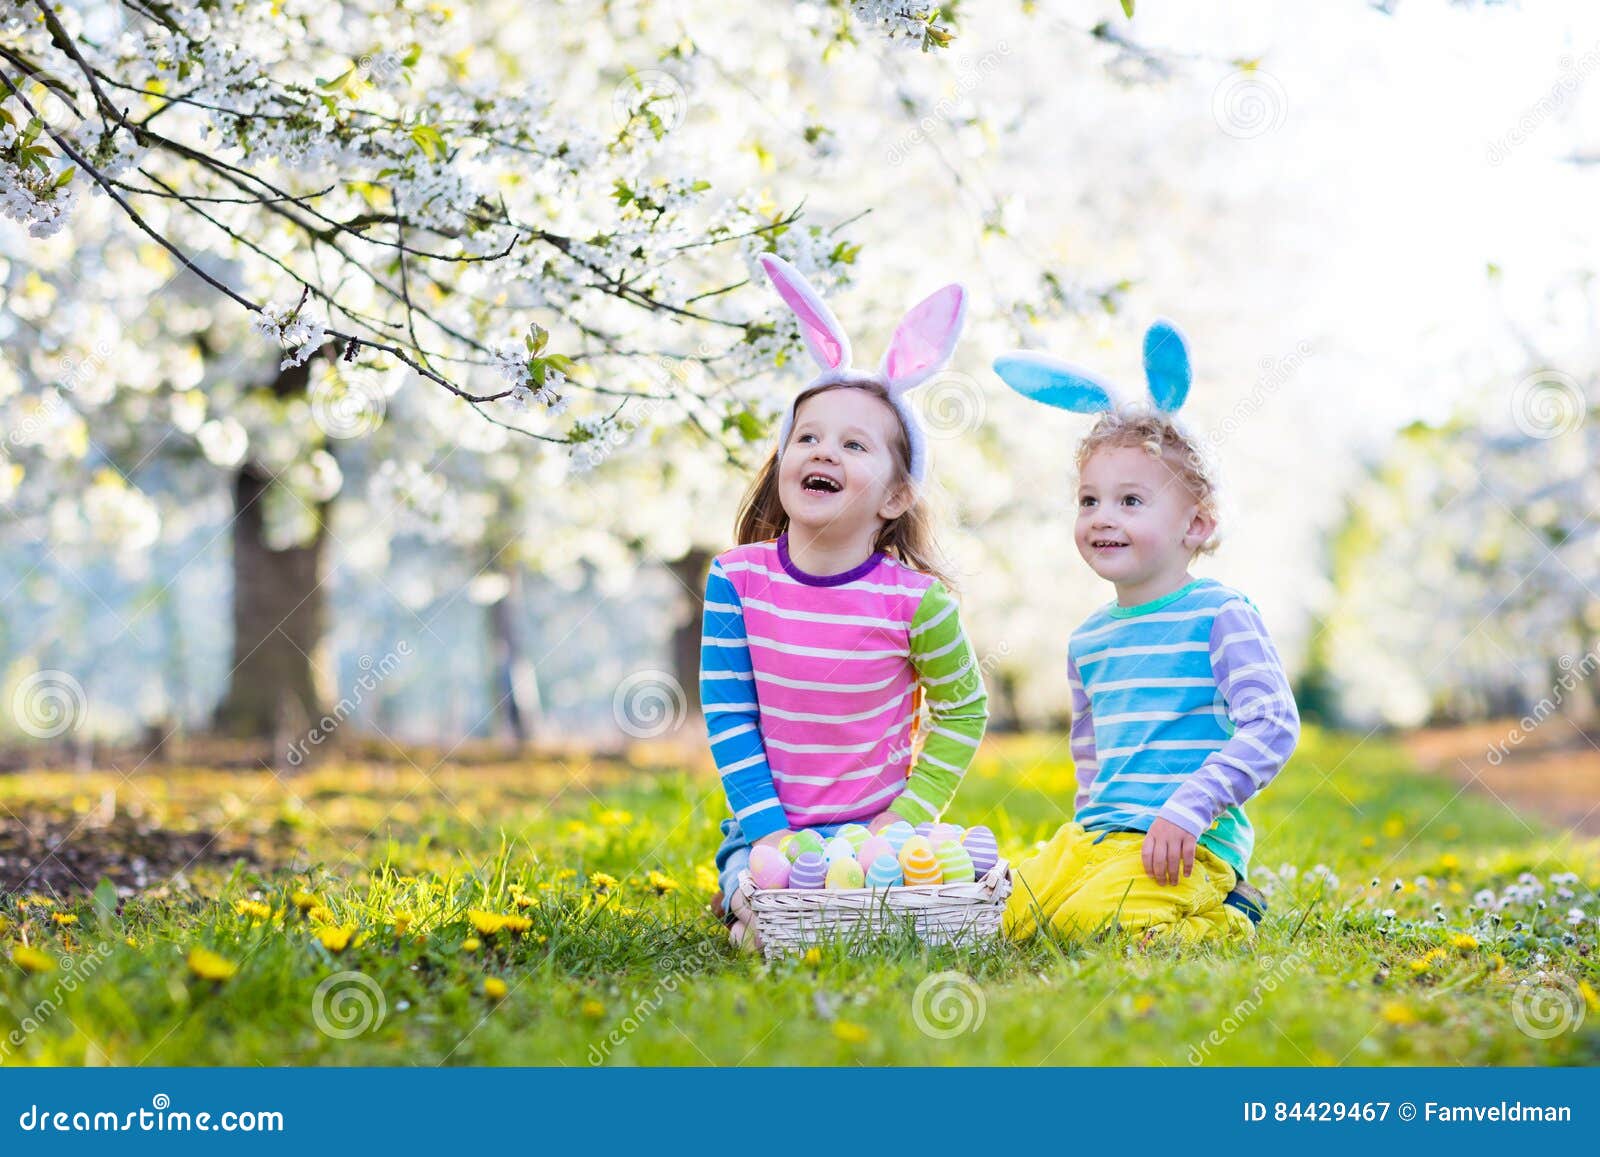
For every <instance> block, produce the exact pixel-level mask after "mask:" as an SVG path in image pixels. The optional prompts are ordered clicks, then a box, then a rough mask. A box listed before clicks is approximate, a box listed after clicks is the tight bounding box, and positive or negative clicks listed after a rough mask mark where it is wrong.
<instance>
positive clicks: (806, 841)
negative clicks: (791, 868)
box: [783, 828, 822, 864]
mask: <svg viewBox="0 0 1600 1157" xmlns="http://www.w3.org/2000/svg"><path fill="white" fill-rule="evenodd" d="M783 851H784V854H785V855H787V856H788V857H789V862H790V863H791V864H792V863H794V862H795V861H796V860H798V859H799V858H800V857H801V856H803V855H804V854H805V853H806V852H815V853H817V855H819V856H820V855H822V837H821V836H819V835H817V833H816V832H814V831H812V830H811V829H810V828H806V829H805V830H804V831H799V832H795V834H794V835H792V836H790V837H789V842H788V843H787V844H785V845H784V848H783Z"/></svg>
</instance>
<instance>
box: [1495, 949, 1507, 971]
mask: <svg viewBox="0 0 1600 1157" xmlns="http://www.w3.org/2000/svg"><path fill="white" fill-rule="evenodd" d="M1505 966H1506V958H1505V957H1504V956H1502V955H1500V953H1498V952H1496V953H1495V954H1494V969H1495V971H1496V972H1499V971H1500V970H1501V969H1502V968H1504V967H1505Z"/></svg>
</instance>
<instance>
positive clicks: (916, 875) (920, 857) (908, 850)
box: [900, 836, 944, 885]
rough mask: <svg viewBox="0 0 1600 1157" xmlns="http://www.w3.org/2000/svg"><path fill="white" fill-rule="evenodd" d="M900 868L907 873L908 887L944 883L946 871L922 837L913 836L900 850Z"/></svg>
mask: <svg viewBox="0 0 1600 1157" xmlns="http://www.w3.org/2000/svg"><path fill="white" fill-rule="evenodd" d="M900 867H901V869H902V870H903V871H904V872H905V875H906V883H907V884H908V885H915V884H939V883H943V882H944V869H943V868H941V867H940V866H939V857H938V856H936V855H934V854H933V848H932V847H931V846H929V844H928V841H927V840H925V839H923V838H922V837H921V836H912V837H911V838H910V839H909V840H907V841H906V846H905V847H903V848H901V849H900Z"/></svg>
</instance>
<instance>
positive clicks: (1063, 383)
mask: <svg viewBox="0 0 1600 1157" xmlns="http://www.w3.org/2000/svg"><path fill="white" fill-rule="evenodd" d="M994 372H995V373H997V374H999V375H1000V377H1001V378H1002V379H1003V380H1004V381H1005V383H1006V385H1008V386H1010V387H1011V388H1012V389H1013V390H1015V391H1017V393H1019V394H1021V395H1022V396H1023V397H1025V398H1032V399H1033V400H1034V401H1036V402H1042V403H1043V404H1044V405H1046V406H1054V407H1055V408H1056V409H1058V410H1074V411H1076V412H1077V413H1080V414H1098V413H1102V412H1105V411H1108V410H1117V409H1121V408H1122V407H1123V406H1126V405H1129V404H1131V403H1135V402H1137V401H1140V400H1141V399H1136V398H1131V397H1128V396H1126V395H1125V394H1124V393H1123V391H1121V390H1119V389H1118V388H1117V387H1115V386H1113V385H1112V384H1111V383H1110V382H1108V381H1106V380H1105V379H1104V378H1101V377H1098V376H1096V375H1095V374H1092V373H1090V372H1089V371H1088V370H1084V369H1079V368H1078V367H1077V366H1072V365H1068V364H1067V363H1066V362H1064V361H1061V360H1059V359H1058V358H1053V357H1051V356H1050V355H1049V354H1041V353H1034V352H1033V351H1031V350H1016V351H1014V352H1012V353H1008V354H1002V355H1001V356H1000V357H998V358H996V359H995V361H994ZM1144 376H1145V381H1146V383H1147V384H1148V386H1149V397H1148V399H1147V400H1148V402H1149V403H1150V404H1151V405H1153V406H1154V407H1155V408H1156V409H1157V410H1158V411H1160V412H1161V413H1164V414H1167V415H1175V414H1176V413H1177V412H1178V410H1179V408H1180V407H1181V406H1182V405H1183V402H1184V399H1185V398H1187V397H1188V396H1189V385H1190V383H1191V382H1192V381H1193V379H1194V372H1193V370H1192V369H1191V368H1190V366H1189V347H1188V345H1187V344H1186V343H1185V342H1184V340H1183V334H1181V333H1179V332H1178V327H1177V326H1175V325H1173V324H1172V323H1171V322H1170V321H1164V320H1157V321H1156V322H1155V323H1154V324H1152V325H1151V326H1150V328H1149V329H1147V330H1145V334H1144Z"/></svg>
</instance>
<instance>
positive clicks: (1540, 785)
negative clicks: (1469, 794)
mask: <svg viewBox="0 0 1600 1157" xmlns="http://www.w3.org/2000/svg"><path fill="white" fill-rule="evenodd" d="M1402 742H1403V744H1404V745H1405V747H1406V750H1407V751H1409V752H1410V753H1411V755H1412V756H1413V757H1414V758H1415V759H1416V760H1417V762H1418V763H1420V764H1422V765H1423V766H1424V767H1427V768H1429V769H1431V770H1436V771H1438V772H1440V773H1441V774H1445V775H1450V776H1452V777H1453V778H1455V779H1457V780H1459V781H1461V782H1463V783H1468V784H1471V785H1472V786H1473V787H1475V788H1477V789H1478V790H1480V791H1488V792H1492V793H1493V794H1494V795H1496V796H1498V797H1499V798H1500V799H1501V800H1503V801H1504V802H1505V803H1507V804H1509V805H1510V806H1512V807H1513V808H1516V809H1519V810H1526V811H1529V812H1532V813H1534V814H1536V815H1538V816H1541V817H1543V818H1544V819H1546V820H1549V821H1550V822H1552V823H1554V824H1557V825H1559V826H1561V827H1564V828H1567V829H1569V830H1572V831H1575V832H1578V833H1580V834H1582V835H1586V836H1600V736H1596V735H1592V734H1589V733H1588V732H1586V731H1584V729H1582V728H1580V727H1579V726H1578V725H1577V724H1575V723H1574V722H1572V721H1571V720H1570V719H1567V718H1565V717H1564V716H1557V715H1552V716H1550V717H1549V718H1547V719H1545V720H1544V721H1543V722H1542V723H1540V724H1539V725H1538V726H1536V727H1534V728H1532V729H1531V730H1528V731H1524V730H1523V729H1522V723H1521V721H1519V720H1515V719H1504V720H1498V721H1495V722H1491V723H1477V724H1472V725H1470V726H1466V727H1450V728H1427V729H1424V730H1420V731H1414V732H1411V733H1410V734H1409V735H1405V736H1402Z"/></svg>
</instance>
